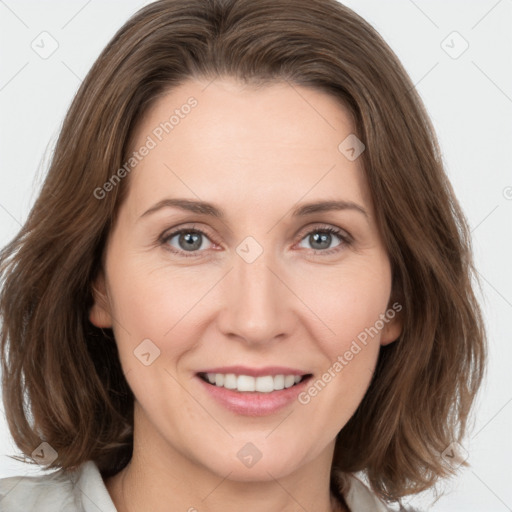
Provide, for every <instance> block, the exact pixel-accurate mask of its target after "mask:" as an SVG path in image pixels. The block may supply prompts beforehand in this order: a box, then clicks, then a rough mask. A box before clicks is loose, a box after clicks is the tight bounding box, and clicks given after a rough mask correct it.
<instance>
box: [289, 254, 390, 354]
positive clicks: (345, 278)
mask: <svg viewBox="0 0 512 512" xmlns="http://www.w3.org/2000/svg"><path fill="white" fill-rule="evenodd" d="M296 289H298V290H299V293H298V295H300V296H301V297H302V298H303V300H304V302H305V303H306V304H307V305H308V306H309V308H310V309H311V310H312V311H314V312H318V317H319V318H320V319H321V320H322V322H321V324H319V325H320V326H321V327H320V328H321V330H322V331H323V332H325V334H323V335H320V332H319V331H317V333H316V336H315V338H316V339H317V340H319V341H320V340H323V341H322V344H323V345H324V350H325V352H326V353H328V354H329V356H330V359H331V360H332V359H333V358H335V357H337V355H338V354H340V353H342V352H344V351H345V350H348V349H349V347H350V345H351V341H352V340H354V339H358V338H359V340H360V341H364V340H365V333H366V335H367V341H370V340H373V339H375V340H378V339H380V329H378V330H379V332H378V334H375V331H374V330H372V327H374V326H375V324H376V322H378V320H379V317H380V315H381V314H384V313H385V311H386V307H387V304H388V301H389V297H390V292H391V272H390V268H389V265H388V264H387V260H385V259H384V258H382V259H380V260H379V259H372V261H368V262H364V261H362V262H357V265H356V262H354V264H347V265H346V266H344V267H343V268H341V269H339V268H338V269H333V270H332V271H331V272H330V273H328V274H327V275H326V274H325V272H324V275H321V274H320V273H318V274H317V275H315V274H314V273H310V275H309V277H308V278H307V280H304V279H302V280H301V282H300V283H299V282H297V285H296ZM379 325H380V322H379ZM368 330H371V332H372V336H369V335H368ZM377 344H378V343H377Z"/></svg>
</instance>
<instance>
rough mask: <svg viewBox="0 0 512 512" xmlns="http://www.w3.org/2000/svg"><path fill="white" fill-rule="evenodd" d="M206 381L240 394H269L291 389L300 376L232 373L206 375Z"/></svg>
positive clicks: (299, 379)
mask: <svg viewBox="0 0 512 512" xmlns="http://www.w3.org/2000/svg"><path fill="white" fill-rule="evenodd" d="M206 379H207V380H208V382H209V383H210V384H213V385H215V386H218V387H224V388H226V389H233V390H236V391H240V392H242V393H245V392H251V391H257V392H259V393H271V392H272V391H279V390H281V389H284V388H291V387H292V386H293V385H294V384H298V383H299V382H300V381H301V380H302V376H301V375H264V376H262V377H251V376H250V375H238V376H237V375H235V374H234V373H227V374H223V373H207V374H206Z"/></svg>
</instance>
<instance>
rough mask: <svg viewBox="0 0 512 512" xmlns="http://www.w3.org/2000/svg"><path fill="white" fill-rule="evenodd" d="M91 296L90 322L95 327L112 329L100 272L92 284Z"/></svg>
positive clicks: (103, 282)
mask: <svg viewBox="0 0 512 512" xmlns="http://www.w3.org/2000/svg"><path fill="white" fill-rule="evenodd" d="M92 295H93V300H94V302H93V305H92V306H91V309H90V310H89V320H90V322H91V323H92V324H93V325H95V326H96V327H112V315H111V312H110V304H109V301H108V297H107V293H106V286H105V277H104V275H103V271H102V270H101V271H100V273H99V274H98V277H97V279H96V280H95V281H94V282H93V283H92Z"/></svg>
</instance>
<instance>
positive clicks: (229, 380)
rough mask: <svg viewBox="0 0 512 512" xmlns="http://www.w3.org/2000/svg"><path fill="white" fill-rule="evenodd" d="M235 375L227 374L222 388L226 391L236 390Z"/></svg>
mask: <svg viewBox="0 0 512 512" xmlns="http://www.w3.org/2000/svg"><path fill="white" fill-rule="evenodd" d="M236 380H237V379H236V375H235V374H234V373H228V374H227V375H226V376H225V377H224V387H225V388H227V389H236Z"/></svg>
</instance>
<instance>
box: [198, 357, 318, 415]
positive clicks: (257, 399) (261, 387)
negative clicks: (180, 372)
mask: <svg viewBox="0 0 512 512" xmlns="http://www.w3.org/2000/svg"><path fill="white" fill-rule="evenodd" d="M195 377H196V379H197V382H198V383H199V384H200V387H201V388H202V389H203V390H204V392H205V393H206V395H205V396H206V397H208V398H209V399H211V400H213V402H215V403H216V404H218V405H220V406H221V407H222V408H224V409H227V410H229V411H230V412H231V413H235V414H237V415H242V416H253V417H255V416H268V415H272V414H275V413H277V412H279V411H281V410H283V409H285V408H286V407H291V406H293V404H297V403H298V402H297V396H298V395H299V394H300V393H301V391H304V390H305V389H306V387H307V386H308V382H309V381H310V380H311V379H312V378H313V374H312V373H305V372H304V371H301V370H298V369H295V368H289V367H284V366H272V367H266V368H251V367H247V366H223V367H217V368H205V369H203V370H202V371H199V372H197V373H196V375H195Z"/></svg>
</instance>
